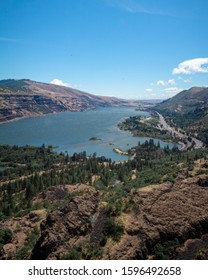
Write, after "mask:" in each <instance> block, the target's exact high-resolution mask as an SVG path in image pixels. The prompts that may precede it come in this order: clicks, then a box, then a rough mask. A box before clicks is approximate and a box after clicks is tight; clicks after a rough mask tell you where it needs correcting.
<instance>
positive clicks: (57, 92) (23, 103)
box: [0, 79, 135, 123]
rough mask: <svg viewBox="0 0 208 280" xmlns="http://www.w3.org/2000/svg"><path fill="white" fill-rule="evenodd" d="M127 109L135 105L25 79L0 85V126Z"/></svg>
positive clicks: (11, 80)
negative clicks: (36, 118)
mask: <svg viewBox="0 0 208 280" xmlns="http://www.w3.org/2000/svg"><path fill="white" fill-rule="evenodd" d="M131 105H135V103H133V102H132V101H128V100H124V99H119V98H115V97H107V96H97V95H93V94H90V93H86V92H83V91H80V90H77V89H73V88H70V87H65V86H59V85H54V84H47V83H41V82H36V81H31V80H28V79H21V80H14V79H8V80H1V81H0V123H4V122H8V121H11V120H15V119H19V118H24V117H33V116H39V115H44V114H50V113H58V112H64V111H71V112H76V111H85V110H92V109H96V108H101V107H111V106H131Z"/></svg>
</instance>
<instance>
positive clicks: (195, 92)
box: [154, 87, 208, 144]
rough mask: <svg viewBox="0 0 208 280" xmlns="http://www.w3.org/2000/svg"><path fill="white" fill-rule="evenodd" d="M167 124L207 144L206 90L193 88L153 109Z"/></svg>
mask: <svg viewBox="0 0 208 280" xmlns="http://www.w3.org/2000/svg"><path fill="white" fill-rule="evenodd" d="M154 109H155V110H156V111H158V112H159V113H161V114H163V115H164V116H165V117H166V119H167V120H168V122H169V123H172V124H173V123H174V124H176V125H177V126H178V127H180V128H183V129H185V130H186V131H187V132H188V133H191V134H193V135H198V136H199V138H200V139H201V140H202V141H203V142H204V143H206V144H208V137H207V135H208V115H207V114H208V88H205V87H193V88H190V89H189V90H184V91H182V92H180V93H178V94H177V95H175V96H174V97H172V98H170V99H168V100H165V101H163V102H162V103H160V104H158V105H157V106H155V107H154Z"/></svg>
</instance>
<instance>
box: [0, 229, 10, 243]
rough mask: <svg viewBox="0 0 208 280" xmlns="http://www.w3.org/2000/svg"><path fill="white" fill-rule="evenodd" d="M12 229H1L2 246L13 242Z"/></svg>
mask: <svg viewBox="0 0 208 280" xmlns="http://www.w3.org/2000/svg"><path fill="white" fill-rule="evenodd" d="M12 235H13V234H12V231H11V229H9V228H4V229H1V230H0V246H1V247H2V246H3V245H4V244H7V243H9V242H11V240H12Z"/></svg>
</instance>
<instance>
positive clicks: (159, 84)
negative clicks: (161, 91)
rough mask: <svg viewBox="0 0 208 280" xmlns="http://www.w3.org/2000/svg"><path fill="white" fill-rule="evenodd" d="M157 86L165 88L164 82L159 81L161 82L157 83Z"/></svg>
mask: <svg viewBox="0 0 208 280" xmlns="http://www.w3.org/2000/svg"><path fill="white" fill-rule="evenodd" d="M157 85H158V86H164V85H165V82H164V81H163V80H159V81H157Z"/></svg>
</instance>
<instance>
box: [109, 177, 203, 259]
mask: <svg viewBox="0 0 208 280" xmlns="http://www.w3.org/2000/svg"><path fill="white" fill-rule="evenodd" d="M205 179H206V180H207V179H208V176H207V175H205V176H203V180H205ZM199 182H201V176H199V177H197V178H189V179H186V180H184V181H183V182H181V183H180V184H174V185H172V184H168V183H166V184H161V185H154V186H149V187H145V188H141V189H134V190H132V198H133V200H134V206H133V212H132V213H130V214H128V215H124V217H123V221H124V224H125V234H124V235H123V236H122V237H121V240H120V242H119V243H118V244H115V245H114V244H113V245H111V246H108V248H107V247H106V249H105V250H104V258H110V259H140V258H141V259H143V258H144V259H145V258H148V256H150V255H151V254H154V247H155V245H156V244H157V243H158V242H165V241H168V240H173V239H174V238H177V239H178V240H179V242H181V243H183V242H185V241H186V240H188V239H190V238H200V237H201V236H202V234H204V233H207V232H208V189H207V188H203V187H200V185H199Z"/></svg>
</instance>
